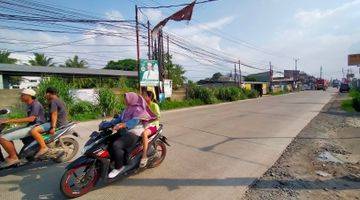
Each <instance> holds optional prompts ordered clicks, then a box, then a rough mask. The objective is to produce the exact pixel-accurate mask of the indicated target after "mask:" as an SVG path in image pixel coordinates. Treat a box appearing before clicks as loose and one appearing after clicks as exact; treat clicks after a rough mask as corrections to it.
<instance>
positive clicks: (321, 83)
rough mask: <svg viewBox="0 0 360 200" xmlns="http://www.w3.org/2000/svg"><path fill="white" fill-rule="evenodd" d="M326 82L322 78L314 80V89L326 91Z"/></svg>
mask: <svg viewBox="0 0 360 200" xmlns="http://www.w3.org/2000/svg"><path fill="white" fill-rule="evenodd" d="M327 86H328V84H327V81H326V80H325V79H322V78H318V79H316V83H315V89H316V90H324V91H325V90H326V89H327Z"/></svg>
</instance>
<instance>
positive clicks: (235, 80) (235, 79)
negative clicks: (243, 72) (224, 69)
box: [234, 63, 237, 84]
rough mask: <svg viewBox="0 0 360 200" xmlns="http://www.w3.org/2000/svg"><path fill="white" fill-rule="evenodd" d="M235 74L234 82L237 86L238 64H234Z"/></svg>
mask: <svg viewBox="0 0 360 200" xmlns="http://www.w3.org/2000/svg"><path fill="white" fill-rule="evenodd" d="M234 72H235V74H234V82H235V84H236V82H237V72H236V63H234Z"/></svg>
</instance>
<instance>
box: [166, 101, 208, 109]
mask: <svg viewBox="0 0 360 200" xmlns="http://www.w3.org/2000/svg"><path fill="white" fill-rule="evenodd" d="M205 104H206V103H204V102H203V101H201V100H200V99H190V100H183V101H170V100H166V101H164V102H162V103H160V104H159V107H160V110H171V109H178V108H186V107H194V106H200V105H205Z"/></svg>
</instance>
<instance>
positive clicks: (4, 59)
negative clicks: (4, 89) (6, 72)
mask: <svg viewBox="0 0 360 200" xmlns="http://www.w3.org/2000/svg"><path fill="white" fill-rule="evenodd" d="M10 54H11V52H8V51H3V50H1V51H0V63H5V64H15V63H16V62H17V59H15V58H10ZM8 81H9V83H10V84H11V85H19V84H20V81H21V77H20V76H10V77H9V80H8Z"/></svg>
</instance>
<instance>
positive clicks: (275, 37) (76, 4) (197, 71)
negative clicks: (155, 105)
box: [0, 0, 360, 80]
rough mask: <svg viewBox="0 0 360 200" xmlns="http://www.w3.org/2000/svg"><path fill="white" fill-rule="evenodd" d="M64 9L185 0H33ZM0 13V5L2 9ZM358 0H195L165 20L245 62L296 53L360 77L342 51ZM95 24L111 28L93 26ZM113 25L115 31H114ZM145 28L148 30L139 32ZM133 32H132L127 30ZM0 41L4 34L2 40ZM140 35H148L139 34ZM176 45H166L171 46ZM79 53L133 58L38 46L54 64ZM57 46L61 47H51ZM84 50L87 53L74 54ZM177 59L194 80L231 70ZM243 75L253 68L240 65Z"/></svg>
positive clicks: (118, 13) (303, 65)
mask: <svg viewBox="0 0 360 200" xmlns="http://www.w3.org/2000/svg"><path fill="white" fill-rule="evenodd" d="M38 1H40V2H46V3H51V4H56V5H60V6H62V7H65V8H72V9H79V10H82V11H85V12H86V13H88V14H91V15H97V16H99V17H101V18H108V19H134V12H135V9H134V6H135V4H137V5H139V6H156V5H168V4H178V3H187V2H190V1H186V0H172V1H169V0H91V1H89V0H47V1H44V0H38ZM175 11H176V8H175V9H174V8H172V9H157V10H155V9H142V12H141V13H140V14H141V16H140V19H141V20H142V21H143V22H145V21H146V20H147V19H149V20H150V22H151V24H157V23H158V22H159V21H161V20H162V19H164V18H165V17H167V16H169V15H171V14H172V13H174V12H175ZM0 12H1V9H0ZM359 22H360V0H315V1H314V0H302V1H293V0H241V1H240V0H219V1H216V2H211V3H207V4H199V5H196V6H195V8H194V13H193V18H192V20H191V21H190V22H189V23H186V22H173V21H170V22H169V23H168V24H167V25H166V26H165V31H168V32H170V33H174V34H176V35H179V36H181V37H183V38H186V39H187V40H188V41H190V42H191V43H193V44H194V45H197V46H200V47H202V48H204V49H207V48H211V49H216V50H217V51H221V52H225V53H226V54H227V55H231V57H232V58H236V59H238V60H240V61H241V62H243V63H246V64H249V65H252V66H257V67H260V68H268V67H269V62H271V63H272V65H274V68H275V69H276V70H279V71H282V70H284V69H294V59H298V69H300V70H301V71H305V72H306V73H308V74H312V75H315V76H319V73H320V66H323V74H324V76H325V77H326V78H328V79H330V78H341V77H342V75H343V71H345V72H346V71H347V70H349V69H350V70H352V71H353V72H355V74H356V76H357V77H359V69H358V68H357V67H356V66H353V67H348V66H347V55H348V54H355V53H360V26H359ZM97 28H99V29H109V28H108V27H106V28H105V27H101V26H98V27H97ZM112 31H117V30H112ZM144 34H146V33H144ZM0 37H3V38H12V39H14V38H16V39H24V40H25V39H26V40H35V41H44V42H48V43H59V42H64V41H65V42H66V41H73V40H77V39H82V38H89V34H88V33H84V34H82V35H72V34H54V33H43V32H42V33H39V32H29V31H20V30H6V29H0ZM131 37H133V36H131ZM0 41H3V40H0ZM142 42H145V41H142ZM81 44H133V42H131V41H129V40H127V39H122V38H118V37H96V38H90V39H87V40H84V41H82V42H81ZM0 47H1V49H9V50H10V51H11V50H24V49H28V48H33V47H38V46H36V45H33V46H31V45H29V44H27V45H24V44H21V43H17V44H2V43H1V42H0ZM176 49H177V47H175V46H173V45H170V52H171V51H172V50H174V51H175V50H176ZM146 50H147V48H146V47H145V46H142V47H141V57H142V58H146ZM70 51H72V52H77V54H78V55H79V57H80V58H82V59H85V60H87V61H88V63H89V65H90V67H94V68H101V67H104V66H105V65H106V62H107V61H108V60H111V59H113V60H118V59H122V58H129V57H130V58H135V57H136V51H135V48H134V47H133V46H131V47H100V46H96V47H84V46H56V47H53V48H47V49H46V50H43V52H45V53H46V52H50V53H46V55H49V56H51V57H54V61H55V62H57V63H62V62H64V60H65V59H67V58H69V57H72V56H73V55H74V53H67V52H70ZM56 52H61V53H56ZM78 52H86V53H78ZM31 56H32V55H31V54H29V53H14V54H13V57H16V58H19V59H21V60H22V62H26V61H27V60H28V59H30V58H31ZM173 58H174V61H175V63H178V64H181V65H182V66H183V67H184V68H185V69H186V71H187V72H186V76H187V77H188V78H189V79H192V80H198V79H200V78H205V77H208V76H211V75H212V74H213V73H215V72H217V71H220V72H222V73H224V74H225V73H229V72H230V71H231V70H232V69H233V65H232V64H228V65H223V66H216V67H213V66H208V65H202V64H199V63H198V62H194V61H193V60H192V59H191V58H189V57H185V56H182V55H179V54H173ZM242 71H243V73H244V74H249V73H256V72H259V71H257V70H253V69H250V68H246V67H244V66H243V67H242Z"/></svg>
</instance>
